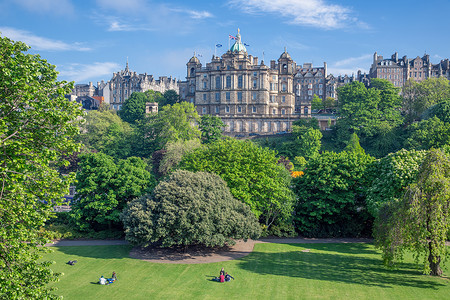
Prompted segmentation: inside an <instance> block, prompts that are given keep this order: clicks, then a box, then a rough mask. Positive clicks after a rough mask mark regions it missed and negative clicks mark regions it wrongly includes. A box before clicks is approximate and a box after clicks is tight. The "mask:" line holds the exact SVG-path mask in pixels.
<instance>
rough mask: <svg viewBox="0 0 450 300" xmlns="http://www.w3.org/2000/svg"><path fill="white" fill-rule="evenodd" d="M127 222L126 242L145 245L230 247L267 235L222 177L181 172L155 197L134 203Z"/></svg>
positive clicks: (125, 215)
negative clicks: (262, 232) (230, 245)
mask: <svg viewBox="0 0 450 300" xmlns="http://www.w3.org/2000/svg"><path fill="white" fill-rule="evenodd" d="M121 219H122V221H123V223H124V228H125V234H126V239H127V240H128V241H129V242H130V243H132V244H135V245H141V246H148V245H150V244H151V243H157V244H158V245H160V246H162V247H170V246H173V245H184V246H188V245H203V246H207V247H214V246H224V245H225V244H233V243H234V241H233V240H232V239H244V240H245V239H248V238H252V239H256V238H258V237H259V235H260V231H261V229H260V227H259V224H258V221H257V219H256V218H255V216H254V214H253V213H252V212H251V211H250V208H249V207H248V206H247V205H245V204H243V203H241V202H240V201H238V200H236V199H234V198H233V196H232V195H231V193H230V191H229V189H228V187H227V186H226V183H225V182H224V181H223V180H222V179H221V178H220V177H219V176H218V175H215V174H210V173H204V172H197V173H192V172H189V171H181V170H180V171H177V172H175V173H173V174H172V175H170V176H169V177H168V178H167V179H166V180H165V181H162V182H160V183H159V184H158V186H157V187H156V188H155V189H154V191H153V193H152V194H151V195H145V196H142V197H140V198H138V199H135V200H133V201H131V202H130V203H129V204H128V207H127V208H126V209H125V210H124V211H123V213H122V214H121Z"/></svg>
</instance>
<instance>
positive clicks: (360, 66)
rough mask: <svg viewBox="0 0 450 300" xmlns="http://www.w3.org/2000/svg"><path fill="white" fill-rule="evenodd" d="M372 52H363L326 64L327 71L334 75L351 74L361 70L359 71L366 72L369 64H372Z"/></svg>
mask: <svg viewBox="0 0 450 300" xmlns="http://www.w3.org/2000/svg"><path fill="white" fill-rule="evenodd" d="M372 57H373V56H372V54H364V55H361V56H357V57H349V58H345V59H342V60H338V61H335V62H331V63H330V64H328V73H329V74H333V75H334V76H339V75H345V74H347V75H352V74H355V75H356V73H357V72H358V70H361V72H363V73H364V72H365V73H368V70H369V68H370V65H371V64H372Z"/></svg>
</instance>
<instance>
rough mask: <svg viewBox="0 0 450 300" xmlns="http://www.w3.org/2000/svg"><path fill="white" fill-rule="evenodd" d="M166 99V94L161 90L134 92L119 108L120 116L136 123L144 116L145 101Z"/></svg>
mask: <svg viewBox="0 0 450 300" xmlns="http://www.w3.org/2000/svg"><path fill="white" fill-rule="evenodd" d="M164 101H165V99H164V96H163V95H162V94H161V93H160V92H155V91H153V90H148V91H145V92H143V93H141V92H134V93H132V94H131V96H130V97H129V98H128V99H127V100H125V102H124V103H123V105H122V108H121V110H119V116H120V117H121V118H122V120H124V121H125V122H128V123H131V124H134V123H136V121H138V120H142V119H143V118H144V116H145V103H147V102H156V103H164Z"/></svg>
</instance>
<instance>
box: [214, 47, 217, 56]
mask: <svg viewBox="0 0 450 300" xmlns="http://www.w3.org/2000/svg"><path fill="white" fill-rule="evenodd" d="M216 52H217V45H216V44H215V45H214V57H216V56H217V55H216Z"/></svg>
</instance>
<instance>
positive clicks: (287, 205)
mask: <svg viewBox="0 0 450 300" xmlns="http://www.w3.org/2000/svg"><path fill="white" fill-rule="evenodd" d="M277 161H278V158H277V157H276V153H275V152H274V151H271V150H269V149H267V148H260V147H258V146H256V145H255V144H253V143H252V142H250V141H239V140H235V139H228V140H220V141H217V142H215V143H212V144H208V145H206V146H205V147H202V148H198V149H196V150H195V151H193V152H191V153H188V154H187V155H186V156H184V157H183V160H182V161H181V163H180V168H182V169H185V170H189V171H193V172H197V171H203V172H209V173H215V174H217V175H219V176H220V177H222V179H223V180H225V182H226V183H227V185H228V187H229V188H230V191H231V194H232V195H233V196H234V197H235V198H236V199H238V200H240V201H242V202H244V203H246V204H248V205H249V206H250V208H251V209H252V211H253V212H254V213H255V215H256V216H257V217H259V218H260V221H261V222H262V223H263V224H265V225H266V226H267V227H270V225H271V224H272V223H273V222H274V220H276V219H278V218H281V219H288V218H289V217H290V215H291V213H292V208H293V204H294V197H293V195H292V192H291V190H290V182H291V178H290V175H289V172H288V171H287V170H286V169H285V167H284V166H283V165H279V164H278V163H277Z"/></svg>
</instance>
